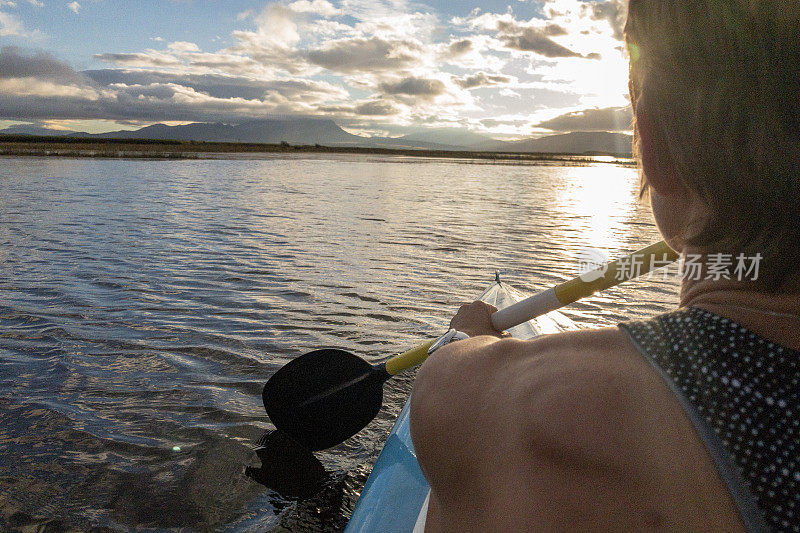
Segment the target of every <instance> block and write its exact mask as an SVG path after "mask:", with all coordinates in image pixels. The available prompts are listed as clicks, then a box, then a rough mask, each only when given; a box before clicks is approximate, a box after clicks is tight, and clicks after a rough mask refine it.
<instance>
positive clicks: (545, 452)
mask: <svg viewBox="0 0 800 533" xmlns="http://www.w3.org/2000/svg"><path fill="white" fill-rule="evenodd" d="M459 344H460V345H461V346H458V345H459ZM440 355H441V356H442V357H441V358H439V359H438V360H437V359H436V358H437V357H438V356H440ZM432 359H433V361H434V362H433V364H432V365H431V366H430V367H429V368H427V369H426V368H424V367H423V369H422V370H421V371H420V374H419V376H418V382H417V384H416V385H415V389H414V396H412V398H413V403H412V415H411V420H412V435H413V436H414V445H415V447H416V448H417V452H418V454H419V457H420V462H421V464H422V466H423V470H424V471H425V472H426V475H428V474H430V475H431V476H432V478H431V477H429V481H431V486H432V487H434V490H436V491H437V497H438V498H439V501H440V502H441V505H442V508H443V509H447V507H448V496H452V497H453V498H455V500H458V499H459V498H461V497H463V494H461V495H460V494H459V491H455V492H452V491H450V490H449V489H448V488H447V487H455V486H465V485H469V484H470V483H472V482H476V483H477V484H478V485H479V486H480V487H481V489H480V492H481V493H482V495H483V496H482V497H484V498H489V499H490V500H492V501H494V503H495V504H498V502H499V501H503V502H511V501H514V500H515V499H516V500H517V503H518V504H519V505H524V506H528V508H536V509H538V511H537V516H536V517H535V519H536V520H537V521H539V524H540V525H541V524H543V523H550V524H551V525H553V526H555V527H558V526H559V525H563V526H567V525H569V524H563V523H561V522H559V521H560V520H562V519H563V511H561V510H559V506H561V507H562V508H563V506H574V508H575V509H576V513H577V514H576V513H573V514H572V515H571V516H572V518H571V519H574V518H575V516H583V518H584V519H585V520H586V522H585V523H584V526H588V525H589V524H593V525H594V526H597V525H598V524H601V523H602V524H605V525H606V526H608V527H612V528H613V527H616V528H619V526H621V525H622V524H626V525H627V526H628V527H631V528H641V527H654V526H655V527H659V526H664V527H670V526H676V522H675V520H680V521H683V524H684V525H686V524H695V525H697V526H698V527H699V526H700V525H702V524H706V525H708V524H707V520H709V519H710V517H713V518H714V519H715V520H716V522H717V523H720V520H722V521H723V522H724V521H725V520H728V519H731V516H733V522H731V525H732V526H734V525H736V524H737V522H736V515H735V512H733V514H732V515H731V512H732V511H731V509H732V508H731V505H732V504H731V503H730V501H726V500H725V499H726V497H727V496H726V495H727V493H726V492H725V489H724V486H722V484H721V481H719V479H718V478H717V477H716V476H715V474H714V471H713V467H712V466H711V464H710V461H709V460H708V457H707V454H706V452H705V450H704V448H703V447H702V444H701V443H700V442H699V440H698V439H697V436H696V434H695V433H694V430H693V428H692V426H691V424H690V423H689V421H688V419H687V418H686V417H685V415H684V414H683V411H682V409H681V407H680V405H679V403H678V402H677V400H676V399H675V398H673V397H672V395H671V392H670V391H669V389H668V388H667V387H666V386H665V385H664V383H663V381H661V378H660V376H658V374H657V373H656V372H654V371H653V369H652V368H651V367H650V365H649V364H648V363H647V362H646V361H645V360H644V358H643V357H641V355H639V354H638V353H637V352H636V350H635V348H634V347H633V346H632V345H631V343H630V342H629V340H628V338H627V336H626V334H625V333H624V332H622V331H621V330H619V329H618V328H605V329H595V330H579V331H574V332H566V333H560V334H554V335H547V336H542V337H538V338H536V339H532V340H530V341H514V340H501V341H491V340H489V339H488V338H480V337H479V338H475V339H470V340H468V341H463V344H462V343H456V344H454V345H452V346H448V347H447V348H446V351H444V352H442V353H441V354H439V353H438V352H437V354H434V357H433V358H432ZM426 366H427V363H426ZM418 393H419V394H418ZM442 450H448V453H450V452H452V451H454V450H455V454H454V456H455V457H458V458H460V460H459V461H455V462H453V461H450V460H449V459H448V458H447V457H444V456H443V455H442V454H441V451H442ZM467 458H469V460H467ZM521 465H524V467H523V468H521ZM477 480H480V481H477ZM437 484H438V486H437ZM698 485H702V487H700V488H699V489H698ZM515 487H516V488H515ZM520 487H525V490H524V491H522V492H519V491H520ZM440 491H443V492H442V493H440ZM509 491H511V492H509ZM455 500H453V501H455ZM523 500H524V501H523ZM715 500H722V501H721V503H720V502H719V501H715ZM453 501H451V502H450V503H452V502H453ZM554 501H558V502H559V505H555V506H554V505H550V503H548V502H554ZM709 502H711V504H709ZM718 511H719V512H718ZM720 513H721V514H720ZM506 515H508V513H506ZM509 516H510V515H509ZM527 516H528V515H526V517H527ZM501 518H502V517H497V519H501ZM723 519H725V520H723ZM525 520H527V518H525ZM518 525H519V524H518ZM572 526H575V524H571V526H570V527H572ZM591 529H594V527H592V528H591Z"/></svg>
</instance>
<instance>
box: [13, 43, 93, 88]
mask: <svg viewBox="0 0 800 533" xmlns="http://www.w3.org/2000/svg"><path fill="white" fill-rule="evenodd" d="M4 78H22V79H24V78H38V79H42V80H50V81H58V82H60V83H78V84H81V85H83V84H86V80H85V78H84V77H83V76H81V75H80V74H78V73H77V72H75V70H73V68H72V67H70V66H69V65H67V64H66V63H62V62H61V61H59V60H58V59H56V58H55V56H53V55H52V54H50V53H48V52H41V51H38V52H33V53H31V54H26V53H25V52H24V51H23V50H22V49H21V48H18V47H16V46H4V47H2V48H0V79H4Z"/></svg>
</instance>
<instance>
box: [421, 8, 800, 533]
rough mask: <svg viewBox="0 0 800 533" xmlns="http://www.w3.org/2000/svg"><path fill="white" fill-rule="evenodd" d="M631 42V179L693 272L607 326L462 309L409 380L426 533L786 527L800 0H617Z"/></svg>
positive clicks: (799, 170)
mask: <svg viewBox="0 0 800 533" xmlns="http://www.w3.org/2000/svg"><path fill="white" fill-rule="evenodd" d="M626 40H627V43H628V50H629V56H630V61H631V71H630V74H631V75H630V92H631V102H632V105H633V108H634V116H635V121H636V128H635V132H636V135H635V144H636V149H637V153H638V154H639V158H640V161H641V167H642V170H643V172H642V176H643V194H648V195H649V197H650V202H651V205H652V210H653V215H654V217H655V220H656V223H657V225H658V228H659V230H660V232H661V233H662V234H663V235H664V238H665V239H666V240H667V242H668V243H669V244H670V246H672V247H673V248H674V249H675V250H677V251H679V252H682V253H683V254H686V255H687V257H688V256H694V255H695V254H699V257H701V259H702V260H703V261H701V264H704V265H705V268H704V270H702V272H701V274H702V275H701V276H692V277H691V278H689V277H687V278H686V279H683V280H682V285H681V294H680V307H679V309H678V310H676V311H674V312H671V313H667V314H665V315H661V316H658V317H655V318H653V319H650V320H646V321H643V322H629V323H625V324H621V325H620V327H618V328H606V329H597V330H584V331H577V332H570V333H563V334H558V335H550V336H544V337H539V338H536V339H534V340H531V341H516V340H513V339H507V338H500V333H499V332H497V331H494V330H493V329H492V327H491V322H490V320H489V316H490V314H491V313H492V312H493V311H494V309H493V308H491V306H488V305H485V304H482V303H480V302H476V303H474V304H470V305H467V306H463V307H462V309H461V310H460V311H459V313H458V315H457V316H456V317H455V318H454V319H453V322H452V327H454V328H456V329H458V330H460V331H463V332H465V333H467V334H469V335H470V336H471V337H473V338H471V339H468V340H465V341H460V342H457V343H453V344H451V345H448V346H446V347H444V348H442V349H441V350H439V351H437V352H436V354H435V355H434V356H432V357H430V358H429V360H428V361H427V362H426V363H425V365H424V366H423V367H422V369H421V370H420V372H419V374H418V377H417V380H416V383H415V386H414V392H413V396H412V398H413V399H412V405H411V409H412V412H411V421H412V422H411V430H412V436H413V441H414V446H415V448H416V451H417V454H418V459H419V462H420V465H421V467H422V470H423V472H424V473H425V476H426V477H427V479H428V481H429V482H430V485H431V499H430V508H429V513H428V521H427V528H428V530H429V531H436V530H449V531H523V530H536V531H540V530H541V531H552V530H562V531H563V530H574V531H587V530H596V531H609V530H646V529H658V530H661V529H669V530H686V531H710V530H717V531H742V530H744V531H760V530H767V529H771V530H774V531H800V427H799V426H800V2H798V1H797V0H681V1H675V0H631V1H630V5H629V14H628V22H627V25H626ZM720 253H722V254H724V257H731V258H733V257H740V256H741V257H751V258H752V257H760V258H761V259H760V262H759V267H760V268H759V272H758V274H757V275H756V274H755V273H754V272H752V271H751V272H750V273H749V276H744V277H743V278H742V279H741V280H740V279H737V276H734V275H732V272H729V273H728V276H727V277H729V278H730V279H726V276H725V275H708V274H711V273H712V270H713V269H714V268H715V267H712V261H711V260H710V259H711V258H715V259H716V260H718V259H719V258H720V257H722V256H720V255H719V254H720ZM717 262H718V261H717ZM741 273H742V272H740V274H741ZM697 278H699V279H697Z"/></svg>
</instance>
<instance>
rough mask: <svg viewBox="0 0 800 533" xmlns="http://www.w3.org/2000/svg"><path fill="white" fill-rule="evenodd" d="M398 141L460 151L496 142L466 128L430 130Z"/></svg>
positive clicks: (418, 132) (409, 135)
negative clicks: (433, 145)
mask: <svg viewBox="0 0 800 533" xmlns="http://www.w3.org/2000/svg"><path fill="white" fill-rule="evenodd" d="M396 140H398V141H402V142H408V143H428V144H438V145H442V146H451V147H453V148H457V149H460V150H464V149H468V148H469V147H471V146H478V145H481V144H485V143H490V142H496V141H495V139H493V138H491V137H489V136H488V135H481V134H480V133H475V132H474V131H470V130H468V129H465V128H429V129H425V130H419V131H415V132H413V133H409V134H408V135H403V136H402V137H399V138H397V139H396Z"/></svg>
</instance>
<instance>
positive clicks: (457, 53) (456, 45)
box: [446, 39, 472, 58]
mask: <svg viewBox="0 0 800 533" xmlns="http://www.w3.org/2000/svg"><path fill="white" fill-rule="evenodd" d="M470 50H472V41H471V40H469V39H460V40H458V41H453V42H452V43H450V46H448V47H447V53H446V57H448V58H456V57H461V56H463V55H464V54H466V53H468V52H469V51H470Z"/></svg>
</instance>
